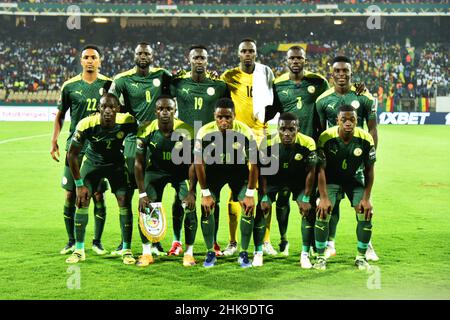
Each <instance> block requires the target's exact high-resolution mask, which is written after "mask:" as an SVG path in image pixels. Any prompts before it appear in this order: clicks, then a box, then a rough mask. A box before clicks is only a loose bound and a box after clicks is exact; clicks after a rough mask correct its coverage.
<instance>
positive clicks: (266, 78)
mask: <svg viewBox="0 0 450 320" xmlns="http://www.w3.org/2000/svg"><path fill="white" fill-rule="evenodd" d="M238 55H239V60H240V64H239V66H238V67H236V68H234V69H230V70H227V71H225V72H224V73H223V74H222V76H221V79H222V80H223V81H225V82H226V83H227V85H228V88H229V90H230V93H231V99H232V100H233V102H234V105H235V106H236V107H235V108H236V120H238V121H241V122H243V123H244V124H246V125H247V126H249V127H250V129H251V130H252V132H253V135H254V136H255V140H256V142H257V143H258V144H259V143H261V141H262V139H263V138H264V135H265V133H266V130H267V124H265V123H264V117H265V107H266V106H268V105H272V103H273V91H272V85H273V79H274V75H273V72H272V70H271V69H270V68H269V67H268V66H266V65H263V64H260V63H256V62H255V61H256V42H255V40H253V39H243V40H242V41H241V42H240V44H239V49H238ZM239 212H240V207H239V204H238V203H237V202H234V203H233V202H232V201H230V202H229V206H228V214H229V227H230V243H229V244H228V246H227V248H226V249H225V250H224V254H225V255H232V254H234V253H235V252H236V251H237V242H236V229H237V223H238V216H239ZM270 222H271V213H269V215H268V217H267V221H266V234H265V237H264V246H263V249H264V252H266V253H267V254H270V255H275V254H277V252H276V251H275V250H274V248H273V247H272V245H271V243H270Z"/></svg>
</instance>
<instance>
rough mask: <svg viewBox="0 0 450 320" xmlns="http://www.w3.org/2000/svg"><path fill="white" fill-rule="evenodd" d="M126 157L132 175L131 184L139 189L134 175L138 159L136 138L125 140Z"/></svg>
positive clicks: (126, 164)
mask: <svg viewBox="0 0 450 320" xmlns="http://www.w3.org/2000/svg"><path fill="white" fill-rule="evenodd" d="M123 155H124V157H125V166H126V170H127V172H128V177H130V186H131V188H132V189H137V185H136V178H135V176H134V161H135V160H136V140H134V141H130V140H125V146H124V150H123Z"/></svg>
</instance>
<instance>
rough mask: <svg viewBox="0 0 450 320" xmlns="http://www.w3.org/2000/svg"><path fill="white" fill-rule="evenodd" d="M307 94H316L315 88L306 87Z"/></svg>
mask: <svg viewBox="0 0 450 320" xmlns="http://www.w3.org/2000/svg"><path fill="white" fill-rule="evenodd" d="M307 90H308V92H309V93H311V94H313V93H314V92H316V88H315V87H314V86H308V89H307Z"/></svg>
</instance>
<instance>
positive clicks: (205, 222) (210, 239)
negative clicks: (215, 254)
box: [201, 209, 215, 251]
mask: <svg viewBox="0 0 450 320" xmlns="http://www.w3.org/2000/svg"><path fill="white" fill-rule="evenodd" d="M202 210H203V209H202ZM214 220H215V219H214V210H213V211H212V212H210V213H209V215H208V216H206V215H205V214H202V218H201V224H202V233H203V239H204V240H205V245H206V249H208V251H212V250H213V247H214V233H215V230H214V225H215V221H214Z"/></svg>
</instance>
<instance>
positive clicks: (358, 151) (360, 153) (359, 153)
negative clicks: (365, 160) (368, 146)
mask: <svg viewBox="0 0 450 320" xmlns="http://www.w3.org/2000/svg"><path fill="white" fill-rule="evenodd" d="M362 153H363V151H362V150H361V148H356V149H355V150H354V151H353V154H354V155H355V156H357V157H359V156H360V155H362Z"/></svg>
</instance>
